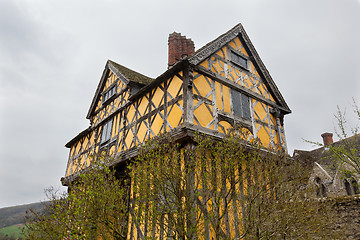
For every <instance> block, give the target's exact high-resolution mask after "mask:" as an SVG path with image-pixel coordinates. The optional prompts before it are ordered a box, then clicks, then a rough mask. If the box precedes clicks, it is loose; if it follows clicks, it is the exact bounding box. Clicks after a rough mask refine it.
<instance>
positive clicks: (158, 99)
mask: <svg viewBox="0 0 360 240" xmlns="http://www.w3.org/2000/svg"><path fill="white" fill-rule="evenodd" d="M163 97H164V91H163V90H161V88H160V87H157V89H156V90H155V93H154V95H153V97H152V102H153V103H154V104H155V106H156V107H157V108H158V107H160V105H162V104H164V101H162V99H163Z"/></svg>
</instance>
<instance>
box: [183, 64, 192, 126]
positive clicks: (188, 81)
mask: <svg viewBox="0 0 360 240" xmlns="http://www.w3.org/2000/svg"><path fill="white" fill-rule="evenodd" d="M193 80H194V73H193V69H192V67H191V66H190V64H189V63H187V64H186V66H185V68H184V80H183V81H184V84H183V92H184V97H183V98H184V123H193V118H194V115H193V113H194V111H193Z"/></svg>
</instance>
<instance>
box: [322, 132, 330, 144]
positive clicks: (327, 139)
mask: <svg viewBox="0 0 360 240" xmlns="http://www.w3.org/2000/svg"><path fill="white" fill-rule="evenodd" d="M321 137H322V138H323V143H324V146H325V147H327V146H329V145H330V144H332V143H333V134H332V133H328V132H326V133H323V134H321Z"/></svg>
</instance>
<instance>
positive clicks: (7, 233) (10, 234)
mask: <svg viewBox="0 0 360 240" xmlns="http://www.w3.org/2000/svg"><path fill="white" fill-rule="evenodd" d="M22 227H23V226H22V225H19V224H17V225H13V226H9V227H4V228H1V229H0V240H15V239H22V232H21V229H22Z"/></svg>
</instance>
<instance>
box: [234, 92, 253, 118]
mask: <svg viewBox="0 0 360 240" xmlns="http://www.w3.org/2000/svg"><path fill="white" fill-rule="evenodd" d="M231 101H232V106H233V113H234V114H235V115H237V116H240V117H242V118H245V119H250V118H251V114H250V100H249V97H248V96H246V95H244V94H242V93H240V92H238V91H236V90H234V89H231Z"/></svg>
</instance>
